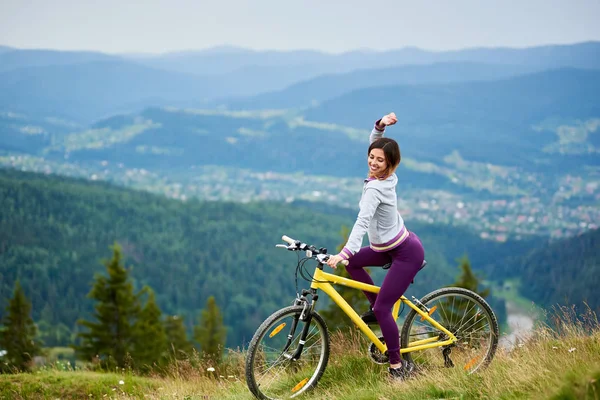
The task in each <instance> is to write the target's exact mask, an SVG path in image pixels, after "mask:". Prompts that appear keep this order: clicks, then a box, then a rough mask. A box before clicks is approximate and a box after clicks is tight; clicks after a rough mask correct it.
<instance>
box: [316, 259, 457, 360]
mask: <svg viewBox="0 0 600 400" xmlns="http://www.w3.org/2000/svg"><path fill="white" fill-rule="evenodd" d="M332 284H335V285H344V286H346V287H350V288H353V289H358V290H363V291H366V292H372V293H379V290H380V288H379V286H375V285H369V284H366V283H362V282H358V281H355V280H353V279H348V278H344V277H342V276H338V275H334V274H330V273H327V272H324V271H323V270H322V266H321V265H319V266H317V268H315V274H314V276H313V282H312V284H311V286H310V287H311V289H320V290H322V291H323V292H325V293H326V294H327V295H328V296H329V297H330V298H331V299H332V300H333V301H334V302H335V303H336V304H337V305H338V307H340V308H341V309H342V311H343V312H344V313H345V314H346V315H348V317H350V319H351V320H352V322H354V324H356V326H357V327H358V328H359V329H360V330H361V331H362V332H363V333H364V334H365V335H366V336H367V337H368V338H369V339H370V340H371V341H372V342H373V343H375V346H377V348H378V349H379V351H381V353H382V354H384V353H385V352H386V351H387V346H386V345H385V344H384V343H382V342H381V340H379V338H378V337H377V336H376V335H375V333H374V332H373V331H372V330H371V328H369V326H368V325H367V324H366V323H365V322H364V321H363V320H362V319H361V318H360V316H359V315H358V314H357V313H356V311H354V309H353V308H352V307H351V306H350V304H348V302H347V301H346V300H344V298H343V297H342V296H341V295H340V294H339V293H338V292H337V290H335V288H334V287H333V286H332ZM400 302H403V303H404V304H406V305H407V306H408V307H410V308H412V309H413V310H415V312H416V313H417V314H419V315H420V316H421V319H422V320H426V321H427V322H429V323H430V324H431V325H432V326H434V327H435V328H437V329H439V330H440V331H441V332H443V333H444V334H446V335H448V338H449V339H447V340H440V337H439V336H437V337H431V338H428V339H423V340H418V341H416V342H412V343H410V345H408V344H407V343H404V344H405V345H407V347H404V348H401V349H400V353H408V352H411V351H418V350H425V349H430V348H434V347H441V346H448V345H451V344H452V343H454V342H456V340H457V339H456V336H454V335H453V334H452V332H450V331H449V330H447V329H446V328H444V327H443V326H442V325H440V324H439V323H438V322H437V321H436V320H434V319H433V318H431V316H430V315H429V314H428V313H426V312H424V311H423V310H421V309H420V308H419V307H418V306H416V305H415V304H414V303H413V302H411V301H410V300H409V299H407V298H406V297H404V296H402V297H400V299H399V300H398V301H397V302H396V303H395V304H394V307H393V309H392V316H393V317H394V321H396V320H397V319H398V311H399V309H400Z"/></svg>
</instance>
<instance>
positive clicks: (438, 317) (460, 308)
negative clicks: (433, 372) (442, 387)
mask: <svg viewBox="0 0 600 400" xmlns="http://www.w3.org/2000/svg"><path fill="white" fill-rule="evenodd" d="M420 301H421V303H423V305H425V306H426V307H427V308H428V309H429V310H430V316H431V318H433V319H434V320H435V321H436V322H438V323H439V324H440V325H442V326H443V327H444V328H446V329H447V330H449V331H450V332H452V334H453V335H454V336H456V338H457V341H456V342H455V343H454V344H451V345H449V346H443V347H434V348H430V349H423V350H418V351H412V352H407V353H403V358H404V359H405V360H407V361H408V362H411V363H413V364H415V367H416V368H417V369H419V368H420V369H427V368H436V367H457V368H461V369H462V370H464V371H465V372H466V373H468V374H471V373H474V372H476V371H478V370H479V369H481V368H484V367H485V366H487V365H488V364H489V363H490V361H492V358H493V357H494V354H495V353H496V348H497V346H498V320H497V319H496V315H495V314H494V312H493V311H492V309H491V308H490V306H489V305H488V303H487V302H486V301H485V300H484V299H483V297H481V296H479V295H478V294H477V293H474V292H472V291H470V290H467V289H463V288H458V287H450V288H443V289H439V290H436V291H434V292H431V293H429V294H428V295H426V296H425V297H423V298H422V299H421V300H420ZM445 336H446V334H444V333H443V332H442V331H440V330H438V329H437V328H435V327H434V326H433V325H431V324H430V323H429V322H428V321H427V320H425V319H424V318H423V317H421V315H419V314H418V313H417V312H415V310H411V312H410V313H409V314H408V316H407V317H406V320H405V321H404V325H403V326H402V335H401V337H400V343H401V345H402V348H407V347H411V346H415V345H418V344H419V343H417V342H419V341H422V340H426V339H430V338H434V337H439V338H440V339H442V340H446V339H447V338H446V337H445Z"/></svg>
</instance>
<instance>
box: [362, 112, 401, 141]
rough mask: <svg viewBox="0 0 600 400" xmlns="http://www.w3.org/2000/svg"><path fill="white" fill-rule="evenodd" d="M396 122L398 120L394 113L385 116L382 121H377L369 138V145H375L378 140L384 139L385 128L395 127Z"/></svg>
mask: <svg viewBox="0 0 600 400" xmlns="http://www.w3.org/2000/svg"><path fill="white" fill-rule="evenodd" d="M396 122H398V118H396V114H394V113H389V114H387V115H384V116H383V117H382V118H381V119H379V120H377V122H375V126H374V127H373V130H372V131H371V135H370V136H369V143H373V142H374V141H376V140H377V139H380V138H382V137H383V132H384V131H385V127H386V126H390V125H394V124H395V123H396Z"/></svg>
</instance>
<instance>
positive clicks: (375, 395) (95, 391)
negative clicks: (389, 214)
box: [0, 307, 600, 400]
mask: <svg viewBox="0 0 600 400" xmlns="http://www.w3.org/2000/svg"><path fill="white" fill-rule="evenodd" d="M548 321H550V324H545V325H539V326H537V328H536V330H535V332H534V335H533V336H532V337H531V338H530V339H528V340H527V341H524V342H522V343H520V344H518V345H517V346H515V347H514V348H513V349H511V350H507V349H500V350H499V351H498V352H497V353H496V357H495V358H494V360H493V362H492V363H491V365H490V366H489V368H487V369H486V370H484V371H482V372H481V373H478V374H474V375H465V374H464V373H463V371H462V369H460V368H454V369H442V370H428V371H424V372H421V373H420V374H418V375H417V376H414V377H413V378H411V379H410V380H408V381H404V382H392V381H390V380H389V378H388V377H387V373H386V369H385V367H384V366H380V365H377V364H374V363H372V362H371V361H370V359H369V358H368V357H367V356H366V354H365V350H366V347H367V343H365V342H364V340H363V339H362V338H361V337H359V336H358V335H357V334H356V333H351V334H350V335H342V334H341V333H339V332H338V333H335V334H333V335H332V341H331V342H332V353H331V356H330V360H329V365H328V367H327V370H326V371H325V374H324V375H323V377H322V379H321V381H320V382H319V385H318V386H317V387H316V388H315V389H314V390H313V391H311V392H309V394H307V395H305V396H304V398H308V397H310V398H311V399H342V398H343V399H388V400H391V399H409V400H421V399H556V400H558V399H599V398H600V324H599V322H598V319H597V316H596V315H595V314H594V313H593V312H591V311H590V310H589V309H588V311H587V312H585V313H584V314H581V315H576V312H575V311H574V308H566V307H565V308H558V309H555V310H554V311H553V313H552V315H550V316H549V317H548ZM243 361H244V352H243V351H231V352H230V354H229V357H228V360H227V361H226V362H225V364H223V365H222V366H216V368H215V367H212V366H211V365H208V364H207V363H204V362H202V361H201V360H198V359H197V358H195V357H194V356H193V355H192V357H190V359H189V360H187V361H183V362H180V363H179V364H173V365H171V366H170V367H169V368H168V369H167V370H166V371H165V372H164V374H162V375H155V376H150V377H143V376H138V375H135V374H133V373H132V372H130V371H127V370H121V371H107V372H93V371H90V370H86V369H81V368H76V369H73V368H71V366H70V365H65V364H55V365H53V366H48V367H43V368H41V369H38V370H37V371H34V372H33V373H31V374H16V375H0V398H6V399H9V398H10V399H49V398H52V399H54V398H79V399H82V398H112V399H138V398H139V399H190V400H191V399H251V398H252V395H251V394H250V392H249V391H248V389H247V387H246V383H245V378H244V367H243V365H244V363H243ZM211 367H212V368H215V370H214V372H213V371H212V368H211Z"/></svg>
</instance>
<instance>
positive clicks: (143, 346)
mask: <svg viewBox="0 0 600 400" xmlns="http://www.w3.org/2000/svg"><path fill="white" fill-rule="evenodd" d="M143 291H145V292H146V293H147V294H148V300H147V301H146V305H145V306H144V308H143V309H142V311H141V312H140V314H139V318H138V319H137V321H136V322H135V325H134V331H135V333H134V336H135V341H134V345H133V352H132V358H133V362H134V365H135V366H136V368H137V369H139V370H141V371H144V372H148V371H150V370H151V369H152V368H153V367H154V366H160V365H163V364H164V362H165V361H166V359H167V350H168V349H167V334H166V332H165V327H164V325H163V323H162V321H161V316H162V312H161V311H160V308H159V307H158V305H157V304H156V298H155V296H154V292H153V291H152V289H150V288H149V287H145V288H144V289H143Z"/></svg>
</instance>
